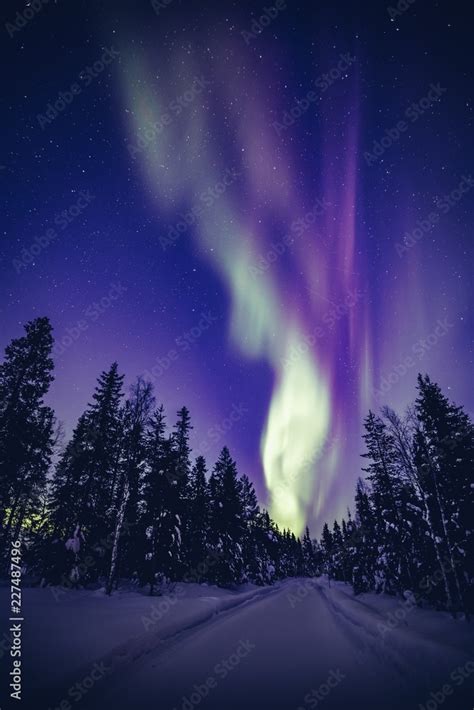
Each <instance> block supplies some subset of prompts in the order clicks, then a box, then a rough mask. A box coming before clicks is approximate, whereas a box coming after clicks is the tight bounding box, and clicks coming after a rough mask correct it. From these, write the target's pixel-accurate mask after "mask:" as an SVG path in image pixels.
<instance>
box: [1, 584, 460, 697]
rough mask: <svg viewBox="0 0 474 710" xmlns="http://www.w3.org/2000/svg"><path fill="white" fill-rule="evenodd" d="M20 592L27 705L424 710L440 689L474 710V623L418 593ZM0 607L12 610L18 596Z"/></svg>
mask: <svg viewBox="0 0 474 710" xmlns="http://www.w3.org/2000/svg"><path fill="white" fill-rule="evenodd" d="M23 594H24V598H23V609H24V615H25V619H26V621H25V624H24V637H23V648H24V658H23V661H24V673H23V676H24V678H25V684H24V689H25V699H24V706H25V707H30V706H31V707H33V702H32V701H33V697H34V699H35V706H36V707H45V708H48V707H51V709H53V708H58V707H60V704H61V701H63V700H65V699H66V700H67V701H68V702H69V703H70V707H71V708H74V707H78V705H77V704H76V701H77V698H78V697H80V707H81V710H82V709H83V710H92V709H93V708H99V707H110V708H114V710H120V709H121V708H133V707H139V706H140V705H141V704H146V705H148V706H151V707H156V708H158V707H160V708H165V709H169V710H172V709H173V708H176V710H181V709H182V710H190V708H191V709H192V708H193V707H196V705H200V707H202V708H206V709H207V710H212V709H213V708H216V710H222V708H226V710H227V709H229V710H233V709H235V710H237V709H238V710H243V708H248V709H249V710H253V709H254V708H255V710H257V709H258V710H260V708H267V707H268V708H272V710H280V709H281V710H296V709H297V708H298V707H300V708H303V709H305V710H306V708H309V707H316V705H314V704H313V705H311V702H312V703H314V701H315V698H316V696H318V694H319V693H320V692H323V691H322V690H321V689H324V690H326V689H327V688H329V689H330V694H329V695H328V697H325V698H324V708H325V710H331V709H333V708H334V709H336V708H337V709H339V708H344V710H347V708H350V707H357V708H359V707H360V708H361V710H368V709H369V708H370V709H371V708H372V707H373V708H374V710H375V708H377V710H379V708H384V710H388V709H392V708H396V709H397V710H398V708H400V710H402V708H403V709H404V708H410V707H413V708H414V709H415V708H418V705H419V704H422V705H423V706H426V703H427V702H428V701H429V699H430V697H431V696H430V693H436V692H439V688H440V687H442V686H443V684H450V685H451V686H452V691H453V692H452V695H451V696H450V697H446V698H445V699H444V701H443V703H442V707H443V710H448V709H450V708H456V710H459V709H460V708H471V707H472V701H469V702H468V701H467V698H468V697H472V696H473V695H474V683H473V680H474V672H473V673H472V675H470V674H469V677H466V679H465V680H463V682H462V684H461V685H459V686H458V685H457V684H456V683H455V682H454V680H452V673H453V672H455V671H456V669H457V668H463V669H465V668H467V666H466V664H467V663H468V662H469V661H471V662H472V660H473V659H474V630H473V624H472V623H468V622H466V621H463V620H455V619H453V618H451V617H450V616H449V615H448V614H446V613H442V612H436V611H433V610H425V609H419V608H417V607H416V606H415V605H414V603H413V599H412V597H411V595H410V592H409V590H407V595H406V598H405V599H394V598H393V597H387V596H383V595H375V594H362V595H360V596H358V597H353V595H352V592H351V589H350V587H348V586H346V585H344V584H342V583H333V582H331V584H330V585H329V582H328V580H327V579H324V578H320V579H318V580H307V579H301V580H288V581H285V582H281V583H279V584H277V585H275V586H273V587H255V586H253V585H245V586H243V587H240V588H239V589H238V590H235V591H229V590H223V589H219V588H218V587H214V586H210V585H198V584H177V585H176V586H175V587H174V589H173V590H172V591H171V592H170V594H168V595H167V596H162V597H156V596H155V597H149V596H145V595H144V594H141V593H139V592H136V591H135V592H132V591H127V592H119V593H116V594H114V595H113V596H112V597H110V598H109V597H107V596H106V595H105V594H104V592H103V590H100V591H94V592H91V591H69V592H66V593H65V594H64V595H63V596H60V597H59V598H58V599H55V597H54V596H53V593H52V590H51V589H31V588H30V589H29V588H26V589H24V590H23ZM0 597H4V598H3V599H2V601H3V603H4V606H3V608H7V601H8V600H7V597H8V589H6V588H4V589H1V590H0ZM6 628H7V627H6V626H5V627H4V628H3V629H2V633H3V632H4V631H5V630H6ZM102 668H103V669H104V670H103V671H102V670H98V669H102ZM468 668H469V669H470V668H471V666H469V667H468ZM472 670H473V671H474V663H472ZM94 673H95V676H94V675H93V674H94ZM90 678H92V680H88V682H87V683H86V680H85V679H90ZM456 678H457V676H456ZM208 682H209V684H210V685H206V684H207V683H208ZM84 683H85V685H84ZM91 683H92V685H91ZM71 688H72V689H73V690H71ZM78 688H79V690H78ZM33 689H34V690H33ZM193 693H194V695H193ZM28 694H29V695H28ZM308 694H309V695H308ZM315 694H316V695H315ZM305 696H306V700H305ZM40 701H41V702H40ZM43 701H44V702H43ZM194 701H197V702H194ZM77 702H78V701H77ZM65 710H69V708H66V709H65Z"/></svg>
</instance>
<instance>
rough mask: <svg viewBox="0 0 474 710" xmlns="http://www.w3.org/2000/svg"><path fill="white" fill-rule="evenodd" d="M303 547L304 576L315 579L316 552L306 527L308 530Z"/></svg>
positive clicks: (305, 532) (305, 533)
mask: <svg viewBox="0 0 474 710" xmlns="http://www.w3.org/2000/svg"><path fill="white" fill-rule="evenodd" d="M302 545H303V559H304V576H305V577H314V575H315V574H316V559H315V550H314V546H313V541H312V540H311V536H310V534H309V528H308V526H306V529H305V531H304V535H303V542H302Z"/></svg>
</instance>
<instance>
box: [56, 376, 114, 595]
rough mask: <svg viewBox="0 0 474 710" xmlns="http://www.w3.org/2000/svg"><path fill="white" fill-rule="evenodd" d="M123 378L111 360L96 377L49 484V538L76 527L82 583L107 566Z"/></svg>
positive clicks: (69, 533) (68, 533)
mask: <svg viewBox="0 0 474 710" xmlns="http://www.w3.org/2000/svg"><path fill="white" fill-rule="evenodd" d="M122 382H123V375H119V374H118V366H117V364H116V363H113V365H112V366H111V368H110V370H109V371H108V372H103V373H102V374H101V375H100V377H99V380H98V384H97V386H96V388H95V392H94V394H93V402H92V403H91V404H89V405H88V408H87V410H86V411H85V412H84V413H83V414H82V415H81V417H80V418H79V421H78V424H77V426H76V428H75V430H74V432H73V437H72V441H71V442H70V443H69V444H68V445H67V446H66V448H65V450H64V453H63V455H62V457H61V459H60V461H59V463H58V465H57V467H56V471H55V475H54V478H53V481H52V485H51V503H50V506H51V522H52V527H53V532H54V536H57V535H59V536H61V538H62V539H63V542H65V541H66V540H67V539H69V538H70V537H71V536H72V534H73V532H74V530H75V529H76V527H77V526H79V529H80V533H81V536H82V538H83V540H84V544H83V545H82V554H83V555H84V556H86V557H87V559H88V561H89V564H88V566H87V573H86V574H85V576H84V579H83V580H82V581H83V582H85V581H94V580H96V579H97V578H98V577H99V576H100V575H101V574H104V573H105V572H106V571H107V568H108V560H107V550H108V549H110V540H111V538H112V536H113V530H114V524H115V520H114V507H113V502H114V500H116V498H117V495H118V492H117V488H118V486H119V460H120V455H121V447H122V442H123V437H122V433H123V432H122V425H123V422H122V409H121V398H122ZM115 512H116V511H115ZM54 536H53V538H52V539H56V537H54Z"/></svg>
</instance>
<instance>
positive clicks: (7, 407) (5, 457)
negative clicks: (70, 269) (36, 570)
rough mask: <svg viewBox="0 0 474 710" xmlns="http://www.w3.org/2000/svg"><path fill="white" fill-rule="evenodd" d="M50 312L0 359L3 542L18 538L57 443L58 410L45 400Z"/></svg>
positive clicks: (50, 363) (35, 504) (49, 368)
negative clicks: (48, 404) (55, 423)
mask: <svg viewBox="0 0 474 710" xmlns="http://www.w3.org/2000/svg"><path fill="white" fill-rule="evenodd" d="M51 331H52V329H51V324H50V322H49V320H48V318H36V319H35V320H33V321H30V322H29V323H27V324H26V325H25V335H24V336H22V337H20V338H16V339H14V340H12V342H11V343H10V344H9V345H8V346H7V348H6V350H5V357H4V361H3V363H2V364H1V365H0V522H1V525H2V528H3V534H2V538H3V545H4V546H5V545H7V544H8V541H9V539H10V538H11V537H14V538H17V537H18V536H19V534H20V531H21V529H22V527H23V525H24V523H25V522H26V521H27V519H28V516H30V515H31V514H34V513H35V512H36V508H37V507H38V505H39V500H40V496H41V494H42V493H43V492H44V489H45V483H46V475H47V472H48V469H49V466H50V463H51V457H52V454H53V447H54V422H55V420H54V414H53V411H52V409H51V408H50V407H48V406H46V405H45V404H44V396H45V395H46V393H47V392H48V389H49V386H50V384H51V382H52V380H53V375H52V371H53V361H52V359H51V351H52V347H53V337H52V332H51Z"/></svg>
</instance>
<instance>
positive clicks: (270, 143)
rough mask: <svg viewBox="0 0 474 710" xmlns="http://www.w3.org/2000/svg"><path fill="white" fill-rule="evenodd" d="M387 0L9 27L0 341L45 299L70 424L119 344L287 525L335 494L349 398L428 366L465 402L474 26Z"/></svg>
mask: <svg viewBox="0 0 474 710" xmlns="http://www.w3.org/2000/svg"><path fill="white" fill-rule="evenodd" d="M222 5H224V6H222ZM270 5H271V7H272V8H274V10H273V11H272V12H267V8H269V7H270ZM17 9H18V8H17V7H15V5H14V4H13V5H12V8H11V9H8V7H7V8H5V10H4V13H5V16H6V18H7V19H11V17H13V18H14V17H15V12H16V11H17ZM391 14H392V15H393V13H390V12H388V10H387V7H385V5H384V4H383V3H382V4H380V3H365V4H364V5H363V6H359V7H355V6H354V4H353V3H349V2H341V3H338V4H337V8H335V7H333V6H332V4H331V3H320V4H315V5H314V7H313V5H311V7H310V4H309V3H306V2H296V3H290V2H287V3H282V2H278V3H273V4H271V3H268V4H267V5H266V6H265V7H264V6H263V5H262V6H260V5H258V4H256V3H255V2H252V3H249V2H243V3H240V2H239V3H234V2H230V3H225V4H224V3H222V4H221V5H220V6H216V7H214V5H213V4H212V3H200V4H198V5H196V6H195V7H194V6H191V4H189V3H187V4H186V3H184V2H180V1H179V0H171V2H168V3H166V2H163V3H159V2H158V3H154V4H150V3H148V2H137V3H136V4H133V6H132V4H131V3H125V2H122V3H107V2H99V3H97V4H95V3H94V8H90V7H88V6H87V4H86V3H85V2H76V3H74V4H72V5H71V4H70V5H68V7H67V8H66V7H62V5H61V3H57V4H52V3H50V4H49V6H45V7H44V8H43V9H42V11H41V13H38V16H37V17H34V18H33V19H32V20H31V21H30V22H29V23H28V24H27V26H25V27H24V28H23V29H21V31H18V32H15V33H13V35H12V36H11V37H9V36H7V33H6V32H5V33H4V34H5V36H4V40H3V43H4V45H7V46H6V48H5V49H4V51H7V52H8V53H9V54H10V55H11V56H13V61H15V63H16V64H17V65H18V81H17V82H16V83H15V85H13V84H11V85H9V86H8V87H7V90H6V93H7V110H6V111H5V112H4V115H3V116H2V125H3V129H2V132H3V136H4V138H5V150H4V153H3V155H2V158H1V161H0V162H1V163H2V166H4V167H3V169H2V170H1V171H0V179H1V180H3V181H4V190H3V193H4V195H5V196H6V198H7V200H8V204H7V207H6V210H5V217H4V236H3V239H2V299H1V303H2V322H3V331H2V333H3V335H2V345H4V344H6V343H7V342H8V341H9V340H10V338H12V337H15V336H17V335H18V333H19V330H20V327H21V324H22V323H23V322H26V321H27V320H29V319H30V318H32V317H34V316H35V315H42V314H45V315H49V316H50V318H51V320H52V323H53V325H54V327H55V332H56V337H57V338H58V339H59V340H61V342H63V345H62V347H60V348H59V349H58V351H57V366H56V381H55V384H54V387H53V390H52V393H51V401H52V403H53V404H54V406H55V408H56V410H57V413H58V416H59V417H60V418H61V419H63V420H64V421H65V427H66V430H67V431H68V432H70V431H71V429H72V427H73V425H74V423H75V419H76V418H77V416H78V415H79V414H80V412H81V411H82V409H83V408H84V406H85V404H86V403H87V401H88V400H89V398H90V395H91V392H92V389H93V386H94V381H95V378H96V376H97V375H98V373H99V372H100V370H101V369H104V368H105V367H107V366H108V365H109V364H110V362H112V361H113V360H115V359H117V360H118V362H119V365H120V368H121V370H122V371H124V372H125V373H126V376H127V381H128V382H132V381H133V378H134V377H135V376H136V375H138V374H141V373H142V374H143V373H145V374H148V376H150V375H151V377H152V378H153V380H154V384H155V389H156V395H157V398H158V399H159V400H160V401H161V400H163V402H164V404H165V407H166V409H167V411H168V412H169V413H171V412H173V411H174V410H175V409H177V408H178V407H179V406H181V405H182V404H186V405H187V406H188V407H189V408H190V410H191V415H192V417H193V424H194V427H195V431H194V440H193V448H194V450H195V451H200V450H201V449H202V448H203V446H206V445H207V450H208V453H206V456H207V457H208V458H209V462H210V464H211V465H212V462H213V459H214V458H215V457H216V455H217V453H218V450H219V448H220V447H222V446H223V445H224V444H228V445H229V447H230V449H231V452H232V454H233V455H234V457H235V458H236V460H237V463H238V465H239V470H242V472H246V473H248V475H249V476H250V477H251V478H252V480H253V481H254V482H255V484H256V487H257V490H258V493H259V498H260V501H261V502H262V504H266V505H269V507H270V510H271V513H272V516H273V517H274V518H275V520H276V521H277V522H278V523H279V524H280V525H282V526H284V527H291V528H292V529H293V530H294V531H295V532H297V533H300V532H301V531H302V529H303V527H304V525H305V524H306V522H308V523H309V525H310V527H311V529H312V530H314V531H315V532H316V531H319V528H320V526H321V524H322V523H323V522H324V521H325V520H326V519H333V518H334V517H339V516H340V515H341V514H343V513H344V512H345V509H346V507H347V506H348V505H349V504H350V502H351V500H352V497H353V490H354V485H355V481H356V479H357V476H358V475H359V473H360V468H361V461H360V457H359V454H360V453H361V452H362V442H361V439H360V434H361V426H362V418H363V417H364V416H365V414H366V413H367V411H368V409H369V408H370V407H372V408H377V407H379V406H381V405H382V404H385V403H387V404H389V405H391V406H394V407H397V408H402V409H403V408H404V407H405V406H406V405H408V403H409V402H410V401H411V400H412V399H413V396H414V384H415V379H416V374H417V372H418V371H419V370H421V371H423V372H425V371H428V372H429V373H430V374H431V375H432V376H433V378H435V379H437V380H438V381H439V382H440V383H441V385H442V386H443V387H444V388H446V389H450V391H451V395H452V397H453V399H454V400H458V401H463V402H464V403H465V404H466V408H467V410H468V411H471V412H472V410H473V408H474V396H473V393H472V387H471V388H470V390H468V385H469V383H470V381H471V378H472V336H471V335H470V334H471V333H472V326H473V322H472V318H473V316H472V311H471V310H470V309H469V296H470V295H472V278H471V276H470V274H471V271H472V237H471V234H470V228H471V224H472V216H473V215H472V212H473V209H472V204H473V201H472V194H474V193H472V192H471V183H472V178H471V177H470V176H471V171H472V157H471V155H470V152H471V151H472V148H471V143H470V138H469V133H470V130H469V129H470V128H471V124H472V102H471V98H470V86H469V81H468V76H467V69H466V68H465V65H464V64H463V60H462V59H461V55H460V56H459V63H458V64H457V65H456V66H454V64H452V63H451V62H453V57H455V56H456V46H457V43H458V42H459V44H461V42H460V41H459V40H460V38H462V37H464V36H465V34H466V33H467V31H468V28H467V27H465V26H463V24H462V23H461V22H460V21H459V20H458V18H457V16H456V5H455V4H453V5H452V6H450V7H449V8H447V7H445V6H444V5H443V6H442V5H441V3H436V2H435V3H433V4H432V5H430V6H428V5H427V4H426V3H424V4H423V3H422V2H416V3H413V4H412V5H411V6H410V7H409V8H408V9H407V10H406V11H404V12H400V13H399V14H395V15H394V16H391ZM262 18H265V19H262ZM342 18H343V20H344V21H343V22H342V21H341V20H342ZM7 19H6V20H5V21H7ZM64 27H67V31H66V32H65V31H64ZM446 43H449V47H450V57H451V59H450V60H449V61H447V60H446V59H445V52H444V47H445V44H446ZM107 49H108V51H109V55H108V56H112V55H111V52H112V50H113V53H114V54H113V56H114V60H113V61H112V62H110V64H106V65H105V64H104V66H103V67H102V68H100V66H99V65H100V63H101V57H102V56H103V53H104V51H105V50H107ZM95 62H98V64H97V66H96V65H95V64H94V63H95ZM89 67H90V68H91V71H92V74H90V73H89V72H88V68H89ZM94 67H95V68H94ZM84 72H85V73H84ZM84 77H89V78H90V77H92V78H91V80H90V81H89V82H88V83H87V82H86V80H85V78H84ZM73 83H78V86H79V88H80V91H78V92H74V91H72V89H71V86H72V84H73ZM86 83H87V85H86ZM60 92H62V93H63V103H62V104H61V106H62V108H61V110H60V111H58V110H57V109H56V113H57V115H55V116H54V117H53V118H52V119H51V121H50V122H49V123H46V124H45V123H44V121H40V120H38V115H42V116H44V115H45V111H46V110H47V107H48V105H49V104H52V105H53V109H54V104H55V102H56V101H58V100H59V99H61V96H60ZM66 92H70V93H71V94H72V95H73V98H72V99H71V101H70V102H68V101H65V100H64V95H65V93H66ZM68 95H69V94H68ZM51 116H53V114H51ZM81 191H82V193H81ZM84 191H86V193H87V194H88V195H90V196H91V198H90V199H89V201H88V202H87V204H86V205H85V206H84V208H82V207H81V208H80V209H79V207H78V205H77V200H78V199H79V198H80V195H81V194H83V193H84ZM81 204H83V203H81ZM64 212H66V215H65V216H64ZM61 214H62V215H63V218H62V222H61V217H60V215H61ZM58 215H59V217H58ZM64 222H65V226H64V227H61V226H60V224H63V223H64ZM54 227H56V232H55V235H54V237H53V236H51V234H50V236H49V237H45V236H44V235H46V234H47V230H48V229H51V228H54ZM40 236H43V241H42V242H41V241H38V240H37V241H35V238H36V237H40ZM35 245H36V246H35ZM33 247H35V248H33ZM111 292H113V293H114V295H115V294H119V295H118V296H117V298H112V297H111V296H110V293H111ZM103 299H105V300H103ZM101 300H103V305H102V306H101V305H100V304H101ZM94 304H95V305H94ZM87 313H89V314H94V315H87ZM79 321H81V322H82V326H81V327H79V325H78V323H79ZM76 336H77V337H76ZM71 390H72V391H73V393H74V394H73V396H71V394H70V393H71ZM236 407H237V408H239V407H240V409H239V411H241V412H243V414H239V415H238V416H236V417H233V418H232V417H231V413H232V412H233V411H235V408H236ZM170 418H171V416H170ZM224 423H225V425H224ZM211 430H212V433H209V432H210V431H211ZM206 432H207V434H206Z"/></svg>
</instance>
